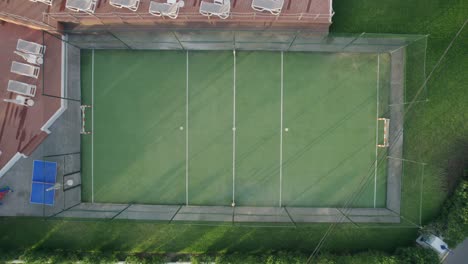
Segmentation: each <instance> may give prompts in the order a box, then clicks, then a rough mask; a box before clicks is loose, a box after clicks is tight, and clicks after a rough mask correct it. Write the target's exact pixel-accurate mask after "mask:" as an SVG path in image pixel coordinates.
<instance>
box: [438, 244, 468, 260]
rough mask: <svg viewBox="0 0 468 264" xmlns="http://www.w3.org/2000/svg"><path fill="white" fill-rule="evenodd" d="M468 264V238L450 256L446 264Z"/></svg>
mask: <svg viewBox="0 0 468 264" xmlns="http://www.w3.org/2000/svg"><path fill="white" fill-rule="evenodd" d="M465 263H468V238H467V239H465V241H463V243H461V244H460V245H458V247H457V248H455V249H454V250H453V253H451V254H449V255H448V257H447V258H446V259H445V261H444V264H465Z"/></svg>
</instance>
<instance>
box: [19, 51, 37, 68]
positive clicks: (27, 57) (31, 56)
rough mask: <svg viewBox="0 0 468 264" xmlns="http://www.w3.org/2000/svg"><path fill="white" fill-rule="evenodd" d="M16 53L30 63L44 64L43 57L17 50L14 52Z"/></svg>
mask: <svg viewBox="0 0 468 264" xmlns="http://www.w3.org/2000/svg"><path fill="white" fill-rule="evenodd" d="M14 53H15V54H17V55H18V56H21V58H23V59H24V60H25V61H27V62H28V63H32V64H36V65H41V64H42V63H43V62H44V60H43V59H42V57H41V56H38V55H35V54H28V53H23V52H21V51H16V50H15V51H14Z"/></svg>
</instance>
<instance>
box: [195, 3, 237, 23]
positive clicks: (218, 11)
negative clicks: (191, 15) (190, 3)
mask: <svg viewBox="0 0 468 264" xmlns="http://www.w3.org/2000/svg"><path fill="white" fill-rule="evenodd" d="M230 11H231V1H230V0H214V2H206V1H202V2H201V4H200V14H202V15H204V16H207V17H210V16H213V15H214V16H218V17H219V18H221V19H226V18H228V17H229V12H230Z"/></svg>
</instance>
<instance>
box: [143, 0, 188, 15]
mask: <svg viewBox="0 0 468 264" xmlns="http://www.w3.org/2000/svg"><path fill="white" fill-rule="evenodd" d="M184 4H185V3H184V1H178V0H167V2H166V3H159V2H155V1H151V3H150V7H149V13H150V14H152V15H154V16H167V17H169V18H172V19H176V18H177V16H178V15H179V8H180V7H184Z"/></svg>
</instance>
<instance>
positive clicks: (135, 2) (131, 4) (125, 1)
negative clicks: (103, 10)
mask: <svg viewBox="0 0 468 264" xmlns="http://www.w3.org/2000/svg"><path fill="white" fill-rule="evenodd" d="M109 4H110V5H111V6H114V7H117V8H122V7H125V8H128V9H130V10H132V11H137V9H138V6H139V5H140V0H110V2H109Z"/></svg>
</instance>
